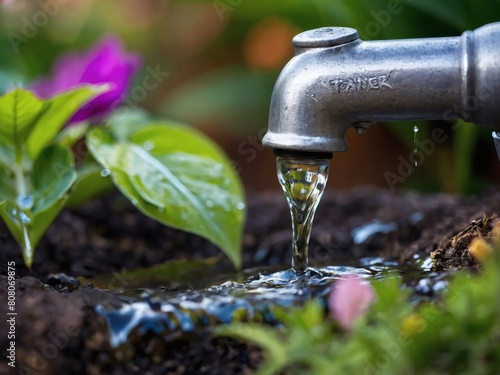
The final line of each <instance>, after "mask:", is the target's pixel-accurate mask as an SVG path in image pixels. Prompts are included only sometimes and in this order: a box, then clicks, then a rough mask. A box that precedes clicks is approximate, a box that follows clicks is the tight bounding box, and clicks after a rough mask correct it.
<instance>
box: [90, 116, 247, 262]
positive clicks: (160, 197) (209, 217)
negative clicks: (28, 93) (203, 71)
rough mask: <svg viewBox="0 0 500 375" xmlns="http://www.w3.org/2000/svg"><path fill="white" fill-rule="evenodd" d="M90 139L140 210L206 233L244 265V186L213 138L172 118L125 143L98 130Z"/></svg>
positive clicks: (93, 149) (96, 154)
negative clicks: (173, 121) (210, 138)
mask: <svg viewBox="0 0 500 375" xmlns="http://www.w3.org/2000/svg"><path fill="white" fill-rule="evenodd" d="M87 141H88V146H89V150H90V151H91V153H92V155H93V156H94V157H95V158H96V160H97V161H98V162H99V163H100V164H101V165H102V166H103V167H104V168H106V169H109V171H110V173H111V177H112V179H113V181H114V183H115V184H116V186H117V187H118V188H119V189H120V190H121V191H122V193H123V194H124V195H125V196H127V197H128V198H129V199H130V200H131V201H132V203H133V204H135V205H136V207H137V208H138V209H139V210H140V211H142V212H143V213H145V214H146V215H148V216H150V217H152V218H154V219H156V220H158V221H160V222H162V223H164V224H167V225H169V226H171V227H174V228H178V229H182V230H185V231H188V232H192V233H195V234H197V235H200V236H202V237H204V238H207V239H208V240H210V241H211V242H213V243H214V244H215V245H217V246H218V247H219V248H220V249H221V250H222V251H223V252H224V253H225V254H226V255H227V256H228V257H229V259H230V260H231V261H232V262H233V264H234V265H235V266H236V267H239V266H240V263H241V256H240V246H241V234H242V229H243V223H244V218H245V202H244V198H243V190H242V186H241V184H240V181H239V179H238V176H237V175H236V173H235V172H234V170H233V168H232V165H231V163H230V161H229V160H228V159H227V158H226V157H225V155H224V154H223V153H222V151H221V150H220V149H219V148H218V147H217V146H216V145H215V144H213V142H212V141H210V140H209V139H208V138H206V137H205V136H203V135H201V134H200V133H198V132H197V131H195V130H193V129H191V128H189V127H186V126H181V125H178V124H172V123H156V124H151V125H150V126H147V127H145V128H143V129H141V130H139V131H137V132H135V133H133V134H132V135H131V136H130V141H121V142H118V141H116V140H115V139H114V138H113V137H112V136H111V135H110V134H109V133H106V132H104V131H103V130H101V129H94V130H93V131H92V132H90V133H89V136H88V137H87Z"/></svg>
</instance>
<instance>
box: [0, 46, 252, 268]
mask: <svg viewBox="0 0 500 375" xmlns="http://www.w3.org/2000/svg"><path fill="white" fill-rule="evenodd" d="M136 60H137V59H136V58H135V57H131V55H130V56H129V55H126V54H124V53H123V52H122V51H121V48H120V47H119V45H118V44H117V43H116V41H115V42H113V41H111V42H109V43H105V44H103V45H102V46H100V47H97V48H96V49H94V50H93V51H91V52H90V53H89V54H87V55H80V56H78V55H74V54H72V55H66V56H64V57H62V58H61V59H60V60H59V62H58V63H56V67H57V69H56V71H55V76H54V78H53V81H52V82H51V81H50V80H48V79H43V80H40V81H38V82H37V83H36V84H35V85H34V86H33V87H35V88H36V91H37V92H38V95H40V96H44V97H46V99H41V98H40V97H39V96H37V95H35V94H34V93H33V92H32V91H29V90H23V89H14V90H12V91H9V92H7V93H6V94H5V95H3V96H1V97H0V182H1V185H0V216H1V217H2V219H3V220H4V221H5V223H6V225H7V227H8V228H9V230H10V232H11V233H12V235H13V236H14V238H15V239H16V240H17V242H18V243H19V244H20V245H21V247H22V251H23V257H24V261H25V264H26V265H27V266H28V267H31V265H32V263H33V259H34V249H35V247H36V245H37V243H38V242H39V240H40V238H41V237H42V235H43V234H44V232H45V231H46V230H47V228H48V226H49V225H50V223H51V222H52V221H53V220H54V218H55V217H56V216H57V214H58V213H59V212H60V211H61V209H62V208H63V207H64V205H65V204H66V203H67V202H68V203H69V204H71V205H77V204H82V203H84V202H85V201H87V200H88V199H91V198H94V197H96V196H98V195H100V194H102V193H103V192H104V191H106V190H108V189H109V187H110V185H112V184H111V183H110V181H112V183H113V184H114V185H115V186H116V187H117V188H118V189H119V190H120V191H121V192H122V193H123V194H124V195H125V196H126V197H127V198H128V199H129V200H130V201H131V202H132V204H133V205H135V206H136V207H137V208H138V209H139V210H140V211H141V212H143V213H144V214H145V215H147V216H149V217H151V218H153V219H156V220H158V221H160V222H162V223H164V224H166V225H169V226H171V227H174V228H178V229H182V230H186V231H189V232H192V233H195V234H197V235H200V236H202V237H205V238H207V239H208V240H210V241H212V242H213V243H214V244H215V245H217V246H218V247H219V248H220V249H221V250H222V251H223V252H224V253H225V254H226V255H227V256H228V257H229V259H230V260H231V262H232V263H233V264H234V265H235V266H236V267H239V266H240V262H241V260H240V242H241V232H242V227H243V222H244V218H245V201H244V193H243V189H242V186H241V183H240V181H239V178H238V176H237V175H236V173H235V172H234V170H233V167H232V164H231V162H230V161H229V160H228V159H227V157H226V156H225V154H224V153H223V152H222V151H221V150H220V149H219V147H218V146H216V145H215V144H214V143H213V142H212V141H210V139H208V138H207V137H205V136H203V135H202V134H201V133H199V132H197V131H195V130H193V129H191V128H189V127H187V126H185V125H182V124H180V123H174V122H169V121H165V120H154V119H152V118H150V117H149V116H148V115H147V113H145V112H142V111H138V110H132V109H124V110H122V111H121V112H120V111H114V112H112V114H111V115H110V116H109V117H108V119H107V122H106V126H101V127H95V128H90V130H88V129H89V122H88V121H92V120H93V121H96V118H97V119H102V118H103V116H105V115H106V114H109V113H110V112H111V111H113V110H114V109H115V108H116V107H117V106H118V105H119V104H120V103H121V102H123V100H124V98H125V97H126V91H127V87H128V82H129V79H130V77H131V75H132V74H133V72H134V71H135V70H136V68H135V67H134V66H135V65H136V63H135V61H136ZM86 82H87V83H90V82H103V83H105V84H104V85H102V86H95V85H94V86H92V85H88V84H85V83H86ZM42 86H44V87H43V88H42ZM42 92H43V94H42ZM74 121H77V125H73V124H72V122H74ZM82 121H84V122H82ZM97 121H98V120H97ZM68 123H70V125H68ZM67 125H68V126H67ZM65 126H66V127H65ZM83 137H84V138H85V140H86V145H87V147H88V150H89V151H90V154H89V155H87V156H85V157H84V155H82V154H81V153H79V154H78V157H79V158H82V157H84V159H83V160H82V161H80V162H79V163H78V165H77V167H75V161H74V157H73V154H72V150H71V147H73V146H75V145H77V144H78V142H79V140H80V139H81V138H83ZM78 150H81V148H79V149H78ZM71 189H73V190H71ZM70 194H71V197H70ZM68 199H69V200H68Z"/></svg>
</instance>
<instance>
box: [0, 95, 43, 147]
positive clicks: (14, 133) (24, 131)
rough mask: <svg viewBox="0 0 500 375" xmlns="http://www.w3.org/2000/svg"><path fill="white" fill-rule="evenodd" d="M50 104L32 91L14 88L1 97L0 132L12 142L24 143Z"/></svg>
mask: <svg viewBox="0 0 500 375" xmlns="http://www.w3.org/2000/svg"><path fill="white" fill-rule="evenodd" d="M47 107H48V104H47V103H46V102H45V101H42V100H40V99H38V98H37V97H36V96H35V95H34V94H33V93H31V92H30V91H25V90H21V89H16V90H13V91H11V92H9V93H7V94H5V95H3V96H1V97H0V134H1V135H2V136H3V137H4V138H5V139H6V140H8V141H9V142H10V143H12V144H20V143H22V142H23V141H24V140H25V139H26V137H27V136H28V134H29V133H30V132H31V131H32V129H33V128H34V126H35V124H36V122H37V121H38V119H39V117H40V114H41V113H43V112H44V111H45V110H47Z"/></svg>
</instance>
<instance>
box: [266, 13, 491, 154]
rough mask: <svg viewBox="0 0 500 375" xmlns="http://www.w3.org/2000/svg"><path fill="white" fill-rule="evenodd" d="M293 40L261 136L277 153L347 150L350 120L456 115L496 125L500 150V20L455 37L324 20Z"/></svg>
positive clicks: (364, 122) (361, 124)
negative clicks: (377, 34) (387, 34)
mask: <svg viewBox="0 0 500 375" xmlns="http://www.w3.org/2000/svg"><path fill="white" fill-rule="evenodd" d="M293 45H294V48H295V54H296V55H295V57H294V58H292V59H291V60H290V62H289V63H288V64H287V65H286V66H285V68H284V69H283V71H282V72H281V74H280V76H279V78H278V80H277V82H276V85H275V87H274V91H273V95H272V99H271V109H270V115H269V128H268V132H267V133H266V135H265V136H264V138H263V140H262V143H263V144H264V145H265V146H269V147H272V148H274V149H275V153H276V154H277V155H289V156H298V157H320V158H325V157H331V156H332V153H333V152H339V151H346V150H347V142H346V139H345V134H346V131H347V130H348V128H349V127H351V126H353V127H354V128H356V129H357V130H358V132H359V133H363V132H365V131H366V129H367V128H368V127H369V126H370V125H372V124H374V123H375V122H380V121H394V120H454V119H459V118H461V119H463V120H465V121H468V122H473V123H476V124H478V125H481V126H483V127H486V128H489V129H491V130H493V135H494V139H495V142H496V146H497V150H498V152H499V157H500V22H497V23H492V24H489V25H485V26H483V27H481V28H479V29H476V30H474V31H466V32H464V33H463V34H462V35H461V36H460V37H445V38H427V39H405V40H387V41H362V40H361V39H359V37H358V33H357V31H356V30H355V29H351V28H345V27H328V28H320V29H315V30H310V31H306V32H303V33H301V34H299V35H297V36H296V37H295V38H294V39H293ZM495 132H498V134H496V133H495Z"/></svg>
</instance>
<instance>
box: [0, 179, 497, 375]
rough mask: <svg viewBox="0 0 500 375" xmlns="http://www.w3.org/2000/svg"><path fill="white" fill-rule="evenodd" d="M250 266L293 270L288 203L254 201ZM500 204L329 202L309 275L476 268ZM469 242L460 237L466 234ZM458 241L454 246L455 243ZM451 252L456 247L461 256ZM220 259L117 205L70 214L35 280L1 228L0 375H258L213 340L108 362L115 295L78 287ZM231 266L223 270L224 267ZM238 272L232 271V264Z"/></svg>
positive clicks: (328, 198) (153, 345)
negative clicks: (349, 267) (357, 263)
mask: <svg viewBox="0 0 500 375" xmlns="http://www.w3.org/2000/svg"><path fill="white" fill-rule="evenodd" d="M248 203H249V204H248V207H249V215H248V222H247V225H246V230H245V236H244V244H243V247H244V249H243V251H244V266H243V268H245V269H248V268H252V267H257V266H266V265H273V266H283V267H288V265H289V263H290V257H291V251H290V246H291V229H290V227H289V226H290V219H289V213H288V210H287V207H286V204H285V200H284V197H283V196H282V194H281V193H280V192H273V193H264V194H263V193H260V194H249V199H248ZM499 211H500V193H497V192H496V189H490V190H489V191H488V192H485V193H483V194H482V195H480V196H474V197H460V196H450V195H422V194H418V193H414V192H399V193H397V194H392V193H389V192H388V191H387V190H385V189H376V188H359V189H355V190H353V191H350V192H327V193H326V194H325V196H324V197H323V200H322V203H321V204H320V207H319V209H318V212H317V214H316V219H315V225H314V230H313V235H312V240H311V245H310V263H311V264H312V265H313V266H314V265H320V264H328V262H330V261H331V262H334V261H335V262H337V263H339V262H342V261H343V260H346V261H347V260H350V259H353V258H358V257H364V256H382V257H384V258H385V259H388V260H389V259H393V260H397V261H398V262H401V263H402V264H404V263H405V262H407V261H409V260H411V259H413V257H414V256H415V254H418V255H419V256H420V257H427V256H429V255H430V254H431V253H434V257H435V258H436V259H437V261H438V263H437V265H438V267H440V268H448V267H452V268H462V267H464V268H472V269H474V268H476V267H477V263H475V261H474V259H473V258H472V257H471V256H470V255H468V253H467V245H468V242H469V241H470V239H471V236H470V235H467V233H469V232H474V233H476V234H477V233H479V234H481V235H483V236H488V233H489V231H490V229H491V226H492V225H493V223H494V220H486V221H484V220H481V219H482V218H483V217H484V215H487V217H489V216H491V215H493V214H497V215H498V214H500V212H499ZM374 220H379V221H381V222H383V223H391V222H394V223H396V224H397V228H396V230H394V231H393V232H391V233H387V234H382V233H379V234H376V235H374V236H372V237H370V238H369V239H367V240H366V241H364V242H363V243H361V244H355V243H354V242H353V237H352V233H351V231H352V230H353V229H354V228H357V227H359V226H360V225H363V224H366V223H369V222H371V221H374ZM466 227H467V228H469V229H468V231H467V233H461V231H462V230H463V229H464V228H466ZM457 234H460V235H459V238H458V239H457V238H456V239H455V240H454V241H450V239H451V238H452V237H453V236H455V235H457ZM453 246H455V247H453ZM218 255H220V252H219V251H218V250H217V249H216V248H215V247H214V246H213V245H211V244H210V243H208V242H207V241H205V240H203V239H201V238H198V237H195V236H193V235H189V234H186V233H182V232H179V231H176V230H173V229H170V228H166V227H164V226H162V225H160V224H158V223H156V222H155V221H153V220H150V219H147V218H145V217H144V216H143V215H141V214H140V213H138V212H137V211H136V210H135V209H134V208H133V207H131V206H130V205H129V204H128V202H126V201H125V200H124V199H123V198H122V197H121V196H120V195H119V194H116V193H115V194H111V195H109V196H107V197H106V198H103V199H101V200H100V201H97V202H93V203H90V204H88V205H86V206H84V207H82V208H79V209H74V210H66V211H64V212H63V213H62V214H61V215H60V216H59V217H58V218H57V219H56V221H55V222H54V224H53V225H52V226H51V228H50V229H49V231H48V232H47V234H46V235H45V237H44V239H43V240H42V241H41V243H40V245H39V246H38V248H37V250H36V255H35V262H34V265H33V270H32V271H30V270H28V269H26V268H25V267H24V265H23V261H22V257H21V253H20V250H19V247H18V245H17V244H16V243H15V242H14V240H13V239H12V237H11V236H10V234H9V233H8V231H7V229H6V228H5V226H4V225H3V223H0V264H1V265H2V266H1V273H0V275H1V276H0V289H1V295H0V306H1V307H0V314H1V315H0V316H1V317H2V318H1V319H0V332H1V336H0V343H1V345H0V347H1V348H2V356H1V358H0V373H1V374H16V373H19V374H95V375H97V374H183V373H184V374H250V373H253V371H254V370H255V369H256V367H257V365H258V362H259V360H260V358H261V353H260V351H259V350H257V349H256V348H253V347H248V346H246V345H244V344H241V343H236V342H234V341H231V340H228V339H213V338H211V337H210V335H209V334H208V333H204V334H199V335H195V336H193V337H192V338H191V339H184V340H177V341H174V342H171V343H165V342H163V341H162V340H159V339H158V338H157V337H154V335H152V334H151V337H148V339H147V340H144V343H145V344H144V345H143V347H138V348H135V349H134V350H135V354H134V356H133V360H131V361H123V363H122V362H121V361H120V358H126V357H127V355H126V354H127V353H120V352H111V351H110V350H109V344H108V340H107V336H106V330H105V325H104V322H103V320H102V318H101V317H100V316H99V315H97V314H96V313H95V310H94V307H95V306H96V305H97V304H100V303H109V302H113V301H114V300H115V299H116V298H117V297H116V295H115V294H114V293H113V292H110V291H107V290H102V289H98V288H96V287H93V286H92V285H89V284H84V283H80V282H79V281H78V280H77V277H79V278H80V279H81V277H86V278H91V277H95V276H98V275H101V274H104V273H111V272H117V273H119V272H121V271H122V270H123V268H128V269H134V268H139V267H150V266H153V265H155V264H159V263H161V262H164V261H167V260H170V259H183V258H190V259H201V258H206V257H210V256H218ZM8 262H15V264H16V274H17V277H18V279H17V286H16V288H17V289H16V306H15V309H16V312H17V316H16V317H15V318H16V331H15V335H16V338H15V348H16V368H15V369H12V368H10V367H9V366H8V365H7V361H6V355H5V353H6V351H7V348H8V346H9V340H8V339H7V329H8V324H7V319H6V317H7V299H6V295H7V279H6V277H5V275H6V274H7V264H8ZM226 263H227V262H226ZM226 267H227V269H230V265H229V263H227V264H226Z"/></svg>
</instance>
